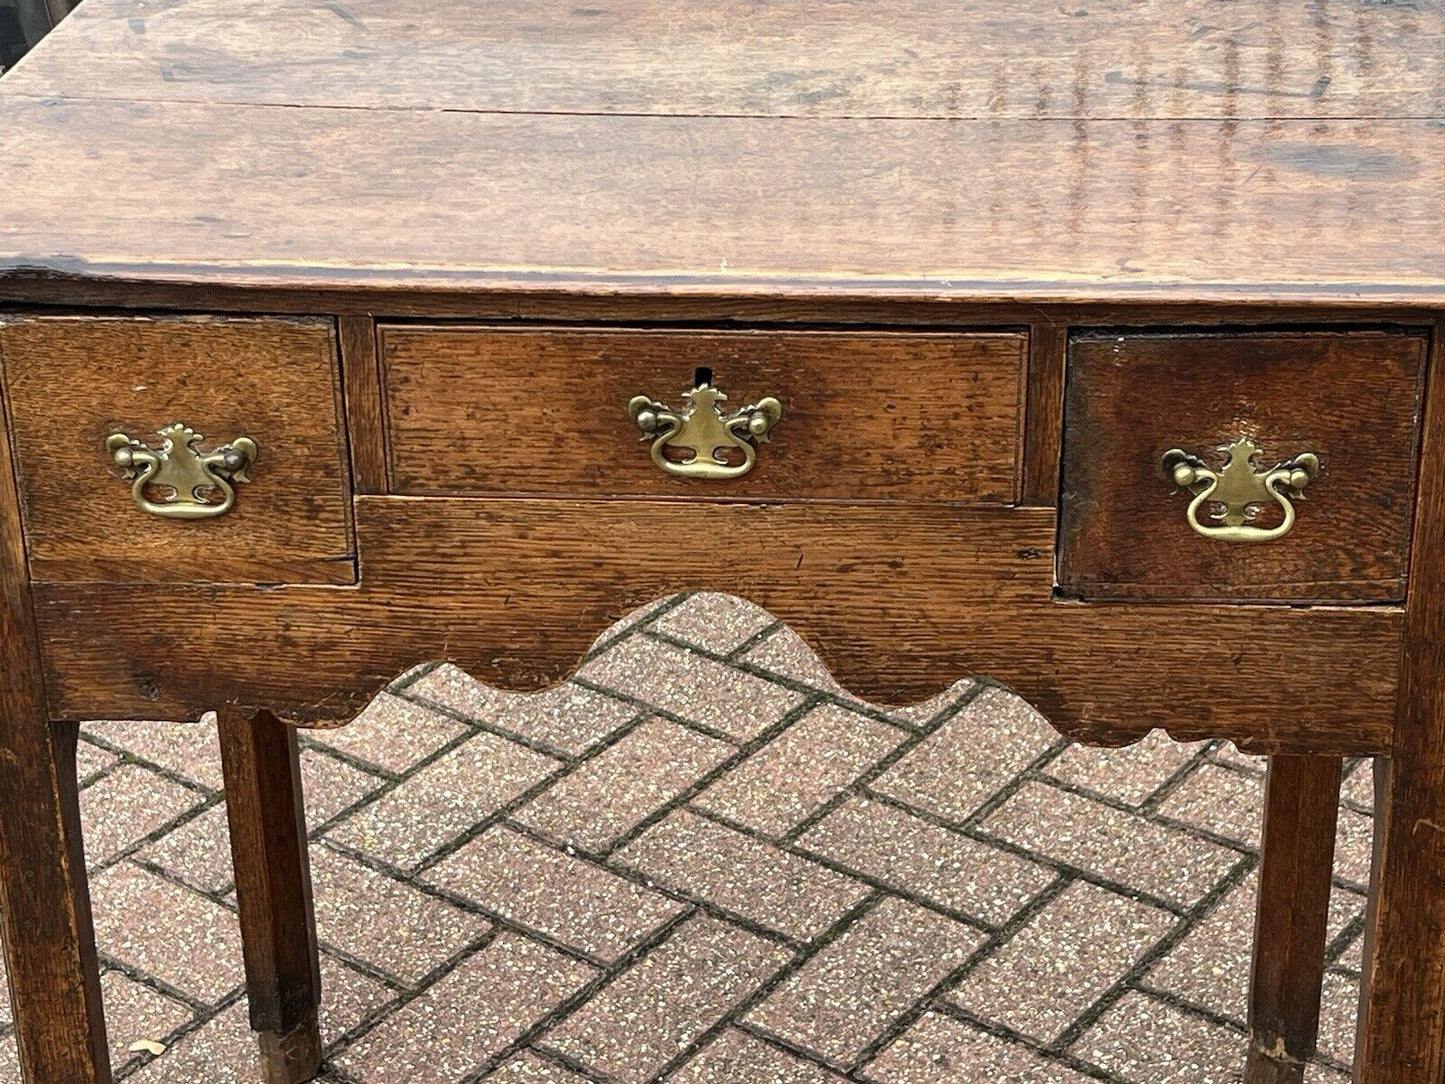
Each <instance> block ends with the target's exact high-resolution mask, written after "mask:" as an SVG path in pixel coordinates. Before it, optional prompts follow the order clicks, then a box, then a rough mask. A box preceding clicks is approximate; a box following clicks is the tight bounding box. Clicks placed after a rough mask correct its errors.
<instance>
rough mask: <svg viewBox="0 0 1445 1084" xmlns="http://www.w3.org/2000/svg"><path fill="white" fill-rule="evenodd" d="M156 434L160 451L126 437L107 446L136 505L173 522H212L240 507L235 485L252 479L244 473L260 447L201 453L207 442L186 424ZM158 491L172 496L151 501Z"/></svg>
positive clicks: (240, 445)
mask: <svg viewBox="0 0 1445 1084" xmlns="http://www.w3.org/2000/svg"><path fill="white" fill-rule="evenodd" d="M158 433H159V436H160V438H161V442H162V443H161V447H160V449H159V450H156V449H154V448H151V447H149V446H148V445H146V444H144V443H143V442H141V441H139V440H136V439H134V438H133V437H130V436H127V435H126V434H125V433H112V434H111V435H110V436H109V437H107V438H106V441H105V447H106V450H107V451H108V452H110V456H111V459H112V461H113V462H114V463H115V465H116V466H117V467H119V468H120V469H121V474H122V476H123V477H124V478H125V480H126V481H127V482H129V483H131V487H130V493H131V496H132V497H133V498H134V499H135V503H136V504H138V505H140V506H141V507H142V508H144V509H145V510H146V511H147V512H151V513H153V514H155V515H157V516H166V517H167V518H169V519H210V518H211V517H213V516H219V515H224V514H225V513H226V512H229V511H230V510H231V506H232V505H234V504H235V503H236V490H235V489H234V488H233V486H232V484H231V483H233V482H249V481H250V480H251V479H250V477H249V476H248V475H247V473H246V472H247V471H249V470H250V468H251V464H252V463H254V462H256V453H257V448H256V442H255V441H254V440H252V439H251V438H250V437H237V438H236V439H235V440H233V441H231V443H229V444H223V445H221V446H220V447H219V448H216V449H214V450H212V451H209V452H203V451H201V450H200V449H199V448H198V447H197V445H199V444H200V443H201V441H203V440H205V439H206V438H205V437H203V436H201V434H199V433H197V432H196V431H195V430H194V429H192V428H191V427H190V426H188V425H186V424H184V423H183V422H176V423H174V424H173V425H168V426H166V427H165V428H164V429H161V430H159V431H158ZM158 488H159V489H166V490H169V491H170V495H169V496H168V497H165V498H164V499H162V500H152V499H151V497H150V496H149V495H148V493H147V491H148V490H154V489H158ZM217 497H219V499H217Z"/></svg>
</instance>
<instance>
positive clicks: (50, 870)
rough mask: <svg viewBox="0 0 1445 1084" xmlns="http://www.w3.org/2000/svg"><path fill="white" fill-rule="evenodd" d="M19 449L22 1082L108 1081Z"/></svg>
mask: <svg viewBox="0 0 1445 1084" xmlns="http://www.w3.org/2000/svg"><path fill="white" fill-rule="evenodd" d="M11 477H12V468H11V463H10V444H9V442H8V441H5V440H0V667H3V672H0V929H3V932H4V940H5V959H6V964H7V968H8V971H9V974H10V1000H11V1005H12V1007H13V1009H14V1016H15V1038H16V1043H17V1046H18V1049H19V1054H20V1073H21V1077H22V1078H23V1080H24V1082H25V1084H110V1081H111V1074H110V1056H109V1052H108V1049H107V1046H106V1040H105V1014H104V1012H103V1011H102V1007H101V1000H100V967H99V963H98V961H97V960H96V955H95V930H94V928H93V926H92V924H91V918H90V887H89V885H88V884H87V882H86V876H85V850H84V848H83V847H82V845H81V839H80V790H79V786H78V783H77V780H76V778H75V748H76V741H77V740H78V738H79V736H80V728H79V727H78V726H77V725H76V724H75V723H55V722H51V721H50V719H49V718H48V715H47V710H48V709H47V706H46V700H45V681H44V677H43V676H42V671H41V665H40V645H39V642H38V640H37V638H36V635H35V621H34V612H33V611H32V609H31V601H30V578H29V573H28V569H27V565H26V557H25V544H24V541H23V535H22V533H21V525H20V505H19V501H18V500H17V498H16V496H15V491H14V489H13V488H12V486H11V483H10V479H11Z"/></svg>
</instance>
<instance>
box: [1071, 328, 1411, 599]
mask: <svg viewBox="0 0 1445 1084" xmlns="http://www.w3.org/2000/svg"><path fill="white" fill-rule="evenodd" d="M1427 345H1428V339H1427V337H1426V336H1425V335H1424V334H1412V333H1408V332H1389V331H1349V332H1328V331H1326V332H1311V333H1241V334H1222V333H1186V334H1133V333H1125V334H1102V333H1100V334H1093V333H1091V334H1086V335H1080V336H1076V337H1075V338H1073V339H1072V340H1071V341H1070V344H1069V361H1068V386H1067V392H1066V398H1065V412H1064V413H1065V429H1064V464H1063V494H1062V502H1061V507H1060V525H1059V532H1060V537H1059V565H1058V582H1059V586H1060V588H1061V590H1062V591H1063V592H1064V593H1066V594H1068V595H1072V596H1076V597H1082V598H1129V599H1172V598H1192V599H1219V600H1230V599H1241V600H1243V599H1261V600H1270V599H1279V600H1289V601H1321V602H1324V601H1335V600H1338V601H1372V602H1389V601H1396V600H1399V599H1401V598H1403V597H1404V591H1405V577H1406V568H1407V558H1408V548H1409V535H1410V522H1411V509H1412V505H1413V495H1414V487H1415V471H1416V457H1417V445H1418V434H1417V427H1418V422H1419V403H1420V393H1421V388H1422V381H1423V375H1424V370H1425V358H1426V353H1427ZM1171 453H1173V454H1171ZM1295 483H1304V484H1303V486H1302V487H1299V488H1296V485H1295ZM1191 507H1192V508H1193V509H1194V511H1193V513H1192V514H1191V512H1190V509H1191Z"/></svg>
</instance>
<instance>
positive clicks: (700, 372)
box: [692, 365, 712, 388]
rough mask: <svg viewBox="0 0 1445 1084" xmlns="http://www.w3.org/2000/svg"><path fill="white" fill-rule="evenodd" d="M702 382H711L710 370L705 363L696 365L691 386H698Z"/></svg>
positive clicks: (709, 383) (701, 384) (700, 385)
mask: <svg viewBox="0 0 1445 1084" xmlns="http://www.w3.org/2000/svg"><path fill="white" fill-rule="evenodd" d="M704 384H708V385H711V384H712V370H711V369H709V368H708V367H707V366H706V365H700V366H698V369H697V372H695V373H693V374H692V386H693V387H694V388H700V387H702V386H703V385H704Z"/></svg>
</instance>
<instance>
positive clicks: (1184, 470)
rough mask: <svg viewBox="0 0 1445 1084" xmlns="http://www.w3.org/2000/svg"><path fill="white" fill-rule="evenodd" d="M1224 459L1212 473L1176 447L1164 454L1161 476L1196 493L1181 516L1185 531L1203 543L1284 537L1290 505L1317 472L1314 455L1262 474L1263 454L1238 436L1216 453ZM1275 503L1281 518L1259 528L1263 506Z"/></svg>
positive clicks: (1292, 512)
mask: <svg viewBox="0 0 1445 1084" xmlns="http://www.w3.org/2000/svg"><path fill="white" fill-rule="evenodd" d="M1219 451H1221V452H1223V453H1224V455H1225V462H1224V465H1223V466H1222V467H1221V468H1220V469H1219V470H1218V471H1215V470H1212V469H1210V468H1209V467H1208V466H1206V465H1205V463H1204V460H1202V459H1200V458H1199V457H1198V456H1196V455H1192V454H1190V453H1189V452H1186V451H1183V450H1182V449H1180V448H1171V449H1169V451H1167V452H1165V453H1164V456H1163V459H1162V460H1161V462H1160V466H1161V467H1163V469H1164V474H1165V476H1166V477H1167V478H1168V479H1169V480H1170V481H1171V482H1173V483H1174V484H1175V485H1176V486H1178V487H1179V488H1180V489H1187V490H1188V491H1189V492H1190V493H1192V494H1194V499H1193V500H1192V501H1190V502H1189V509H1188V511H1187V512H1185V517H1186V518H1187V519H1188V520H1189V526H1191V527H1193V528H1194V529H1195V530H1196V531H1198V532H1199V533H1200V534H1202V535H1204V536H1205V537H1206V538H1219V539H1223V540H1224V541H1226V542H1269V541H1271V540H1272V539H1275V538H1282V537H1284V536H1285V535H1287V534H1288V533H1289V531H1290V528H1291V527H1293V526H1294V521H1295V509H1294V504H1293V502H1294V501H1297V500H1301V499H1303V497H1304V488H1305V486H1307V485H1309V484H1310V483H1311V482H1312V481H1314V480H1315V477H1316V476H1317V475H1318V474H1319V472H1320V457H1319V456H1318V455H1316V454H1315V453H1314V452H1301V453H1300V454H1299V455H1297V456H1295V457H1294V458H1293V459H1289V460H1286V461H1285V462H1283V463H1279V464H1276V465H1275V466H1273V467H1269V468H1267V469H1265V470H1260V469H1259V468H1258V467H1257V466H1256V465H1255V460H1256V459H1257V458H1258V457H1259V455H1260V453H1261V451H1262V449H1261V448H1260V447H1259V445H1257V444H1255V443H1254V441H1252V440H1250V439H1249V438H1248V437H1239V438H1238V439H1236V440H1235V441H1234V442H1233V443H1232V444H1226V445H1224V446H1223V447H1221V448H1220V449H1219ZM1271 501H1272V502H1274V503H1275V504H1277V505H1279V507H1280V508H1281V509H1282V510H1283V512H1284V518H1283V519H1282V520H1281V521H1280V522H1279V523H1277V524H1276V525H1275V526H1273V527H1257V526H1255V525H1254V522H1253V521H1254V520H1255V519H1256V518H1258V516H1259V513H1260V510H1261V508H1262V507H1264V506H1266V505H1268V504H1269V502H1271ZM1206 504H1208V505H1211V506H1215V507H1214V509H1213V510H1212V511H1209V512H1208V513H1207V517H1206V518H1207V519H1208V520H1209V521H1210V522H1202V521H1201V520H1200V518H1199V513H1200V510H1201V509H1202V508H1203V507H1204V506H1205V505H1206Z"/></svg>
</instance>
